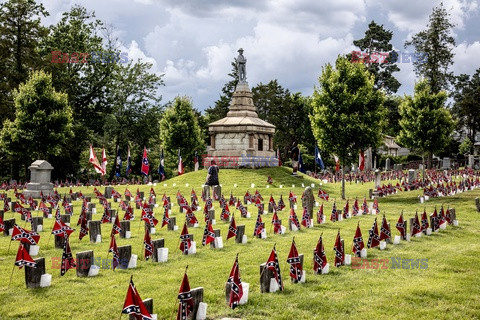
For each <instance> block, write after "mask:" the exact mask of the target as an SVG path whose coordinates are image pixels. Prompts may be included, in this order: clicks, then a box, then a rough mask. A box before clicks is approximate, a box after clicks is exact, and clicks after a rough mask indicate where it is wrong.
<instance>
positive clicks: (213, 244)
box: [210, 229, 223, 249]
mask: <svg viewBox="0 0 480 320" xmlns="http://www.w3.org/2000/svg"><path fill="white" fill-rule="evenodd" d="M213 232H215V240H214V241H212V242H210V248H213V249H219V248H217V245H218V243H217V238H218V237H220V229H213ZM222 247H223V242H222Z"/></svg>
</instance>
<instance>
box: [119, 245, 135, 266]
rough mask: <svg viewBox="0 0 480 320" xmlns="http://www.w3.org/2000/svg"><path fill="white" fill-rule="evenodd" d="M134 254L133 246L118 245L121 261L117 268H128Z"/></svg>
mask: <svg viewBox="0 0 480 320" xmlns="http://www.w3.org/2000/svg"><path fill="white" fill-rule="evenodd" d="M131 256H132V246H131V245H126V246H120V247H118V257H119V263H118V266H117V268H118V269H124V270H125V269H128V263H129V262H130V257H131Z"/></svg>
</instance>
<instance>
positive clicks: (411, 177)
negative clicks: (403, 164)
mask: <svg viewBox="0 0 480 320" xmlns="http://www.w3.org/2000/svg"><path fill="white" fill-rule="evenodd" d="M415 180H417V177H416V174H415V170H414V169H410V170H408V183H409V184H410V183H414V182H415Z"/></svg>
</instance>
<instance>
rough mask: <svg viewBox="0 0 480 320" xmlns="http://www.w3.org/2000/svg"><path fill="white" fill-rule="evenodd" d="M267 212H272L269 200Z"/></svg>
mask: <svg viewBox="0 0 480 320" xmlns="http://www.w3.org/2000/svg"><path fill="white" fill-rule="evenodd" d="M268 213H273V205H272V204H271V203H270V202H269V203H268Z"/></svg>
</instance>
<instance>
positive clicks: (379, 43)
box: [353, 20, 400, 94]
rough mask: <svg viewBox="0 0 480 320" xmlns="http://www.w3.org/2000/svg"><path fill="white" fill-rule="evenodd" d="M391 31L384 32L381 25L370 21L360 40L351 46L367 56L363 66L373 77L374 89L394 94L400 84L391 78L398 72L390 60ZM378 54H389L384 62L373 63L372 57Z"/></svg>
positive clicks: (395, 65)
mask: <svg viewBox="0 0 480 320" xmlns="http://www.w3.org/2000/svg"><path fill="white" fill-rule="evenodd" d="M392 35H393V33H392V31H390V30H386V29H385V28H384V27H383V25H378V24H377V23H375V21H373V20H372V22H370V24H369V25H368V30H367V31H365V36H364V37H363V38H362V39H359V40H354V41H353V44H354V45H355V46H357V47H359V48H360V50H362V52H365V53H366V54H367V55H368V58H367V62H366V63H365V66H366V67H367V70H368V72H370V73H371V74H373V76H374V77H375V88H376V89H383V90H385V92H387V93H390V94H391V93H395V92H397V90H398V88H399V87H400V82H398V80H397V79H396V78H395V77H394V76H393V73H394V72H397V71H400V69H399V68H398V66H397V64H396V63H395V62H393V59H392V44H391V43H390V41H391V40H392ZM378 53H390V54H389V55H388V57H387V58H386V59H385V61H375V59H373V57H372V54H373V55H377V54H378Z"/></svg>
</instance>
